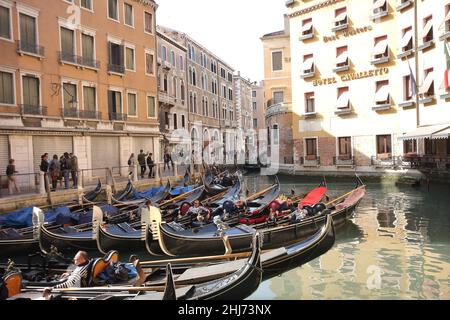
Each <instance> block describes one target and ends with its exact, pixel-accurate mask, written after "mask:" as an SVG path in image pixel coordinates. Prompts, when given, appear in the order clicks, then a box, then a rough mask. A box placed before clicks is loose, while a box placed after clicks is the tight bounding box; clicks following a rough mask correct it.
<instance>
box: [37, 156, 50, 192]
mask: <svg viewBox="0 0 450 320" xmlns="http://www.w3.org/2000/svg"><path fill="white" fill-rule="evenodd" d="M48 168H49V163H48V153H44V154H43V155H42V156H41V164H40V165H39V169H40V170H41V172H43V173H44V185H45V190H46V191H48V181H49V179H48V175H47V173H48Z"/></svg>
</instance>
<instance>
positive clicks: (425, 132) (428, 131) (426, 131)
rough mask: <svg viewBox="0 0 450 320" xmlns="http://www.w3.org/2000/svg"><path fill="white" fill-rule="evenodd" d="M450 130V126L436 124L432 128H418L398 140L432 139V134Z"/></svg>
mask: <svg viewBox="0 0 450 320" xmlns="http://www.w3.org/2000/svg"><path fill="white" fill-rule="evenodd" d="M449 128H450V124H438V125H433V126H426V127H420V128H417V129H416V130H414V131H412V132H409V133H405V134H404V135H403V136H402V137H400V138H399V140H415V139H426V138H428V139H432V136H433V134H438V133H441V132H442V131H443V130H447V129H449Z"/></svg>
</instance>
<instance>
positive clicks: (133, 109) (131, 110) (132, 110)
mask: <svg viewBox="0 0 450 320" xmlns="http://www.w3.org/2000/svg"><path fill="white" fill-rule="evenodd" d="M128 115H130V116H133V117H135V116H137V99H136V94H135V93H128Z"/></svg>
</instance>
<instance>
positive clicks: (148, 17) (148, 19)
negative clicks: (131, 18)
mask: <svg viewBox="0 0 450 320" xmlns="http://www.w3.org/2000/svg"><path fill="white" fill-rule="evenodd" d="M144 28H145V31H146V32H148V33H152V31H153V16H152V14H151V13H148V12H146V13H145V21H144Z"/></svg>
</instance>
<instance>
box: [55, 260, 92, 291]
mask: <svg viewBox="0 0 450 320" xmlns="http://www.w3.org/2000/svg"><path fill="white" fill-rule="evenodd" d="M89 266H90V264H89V263H87V264H85V265H84V266H79V267H76V268H75V270H73V271H72V273H71V274H70V276H69V278H67V280H66V281H64V282H63V283H60V284H58V285H56V286H54V287H53V289H63V288H81V287H82V285H81V280H82V279H85V278H86V277H87V275H88V271H89Z"/></svg>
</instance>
